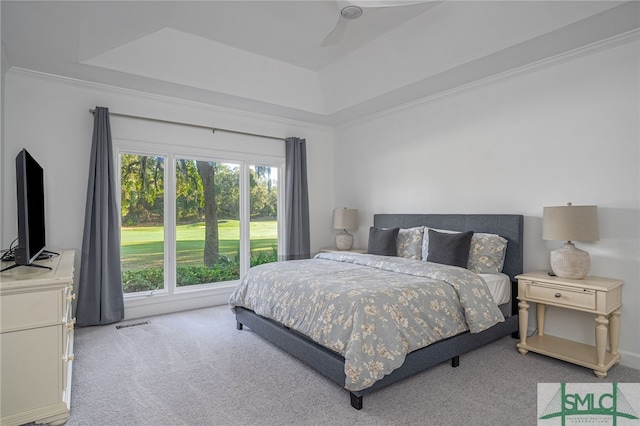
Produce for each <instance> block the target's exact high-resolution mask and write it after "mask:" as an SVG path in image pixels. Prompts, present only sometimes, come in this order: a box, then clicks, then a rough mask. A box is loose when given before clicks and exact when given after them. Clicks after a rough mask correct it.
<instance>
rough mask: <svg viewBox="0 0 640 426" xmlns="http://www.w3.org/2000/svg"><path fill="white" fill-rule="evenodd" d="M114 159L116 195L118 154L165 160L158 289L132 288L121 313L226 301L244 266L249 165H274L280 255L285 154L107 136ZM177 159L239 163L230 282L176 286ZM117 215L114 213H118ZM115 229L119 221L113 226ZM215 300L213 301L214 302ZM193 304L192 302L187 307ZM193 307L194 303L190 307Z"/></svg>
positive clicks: (247, 251) (247, 249)
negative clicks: (236, 247) (235, 257)
mask: <svg viewBox="0 0 640 426" xmlns="http://www.w3.org/2000/svg"><path fill="white" fill-rule="evenodd" d="M113 145H114V150H113V154H114V157H115V162H114V164H116V165H117V170H118V176H117V181H116V191H117V193H118V194H120V187H121V184H120V167H121V163H120V157H121V155H122V154H135V155H148V156H156V157H159V156H162V157H164V158H165V170H164V173H165V176H164V183H165V188H164V197H165V198H164V206H165V209H164V239H165V241H164V250H165V256H164V268H165V269H164V281H165V282H164V289H163V290H153V291H146V292H136V293H129V294H125V295H124V298H125V316H126V317H136V316H143V315H144V314H145V312H149V314H153V313H156V312H157V311H156V310H145V307H148V306H149V305H153V304H156V303H166V302H171V301H176V302H180V301H182V302H184V301H187V300H188V299H194V298H198V299H199V301H200V302H199V305H202V303H206V305H204V306H210V305H214V304H220V303H219V301H222V300H224V303H226V300H227V298H228V296H229V294H230V293H231V291H232V290H233V289H234V288H235V287H236V286H237V285H238V283H239V282H240V280H242V278H244V275H245V274H246V272H247V271H248V270H249V268H250V258H251V253H250V242H251V240H250V210H249V201H250V192H249V168H250V166H269V167H275V168H277V169H278V174H277V179H278V201H277V203H278V206H277V208H278V214H277V221H278V258H280V257H281V255H282V253H284V231H285V224H284V193H285V189H284V183H285V182H284V179H285V158H284V157H279V156H270V155H264V154H257V155H256V154H248V153H243V152H230V151H222V150H215V149H203V148H198V147H190V146H173V145H172V146H169V145H166V144H161V143H152V142H142V141H134V140H126V139H115V138H114V139H113ZM178 158H187V159H194V160H204V161H211V162H216V163H230V164H238V165H239V166H240V182H239V185H240V194H241V196H240V206H239V209H240V213H239V218H240V255H239V259H240V279H239V280H234V281H226V282H217V283H209V284H200V285H193V286H186V287H178V286H177V285H176V275H175V274H176V262H175V257H176V241H175V238H176V232H175V223H176V212H175V209H176V202H175V194H176V180H175V173H176V167H175V163H176V160H177V159H178ZM117 203H118V211H120V209H121V205H120V197H119V196H118V197H117ZM119 217H120V215H119ZM119 225H120V227H121V226H122V224H121V223H120V224H119ZM204 296H212V298H210V299H209V300H210V302H204V299H203V297H204ZM215 301H218V303H216V302H215ZM130 307H131V308H136V310H137V312H142V313H137V314H134V315H133V316H130V315H128V314H127V311H126V309H128V308H130ZM192 307H193V306H192ZM196 307H197V306H196ZM179 309H188V307H176V308H172V309H169V310H167V312H171V311H175V310H179Z"/></svg>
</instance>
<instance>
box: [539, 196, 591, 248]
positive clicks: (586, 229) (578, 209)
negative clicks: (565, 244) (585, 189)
mask: <svg viewBox="0 0 640 426" xmlns="http://www.w3.org/2000/svg"><path fill="white" fill-rule="evenodd" d="M542 238H543V239H544V240H558V241H597V240H598V239H599V238H600V236H599V232H598V206H573V205H571V203H569V205H567V206H556V207H545V208H544V209H543V213H542Z"/></svg>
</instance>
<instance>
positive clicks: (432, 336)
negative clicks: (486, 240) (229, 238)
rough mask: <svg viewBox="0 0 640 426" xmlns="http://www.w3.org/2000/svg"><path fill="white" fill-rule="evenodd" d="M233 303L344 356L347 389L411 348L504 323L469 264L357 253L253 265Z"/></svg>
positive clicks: (369, 380)
mask: <svg viewBox="0 0 640 426" xmlns="http://www.w3.org/2000/svg"><path fill="white" fill-rule="evenodd" d="M229 304H230V306H231V307H232V308H233V307H235V306H242V307H245V308H247V309H251V310H253V311H254V312H255V313H256V314H258V315H261V316H263V317H266V318H270V319H272V320H274V321H277V322H279V323H281V324H283V325H285V326H287V327H289V328H291V329H293V330H296V331H298V332H300V333H302V334H304V335H306V336H308V337H309V338H311V339H312V340H314V341H315V342H317V343H319V344H321V345H323V346H325V347H327V348H329V349H332V350H334V351H335V352H337V353H339V354H340V355H342V356H343V357H344V359H345V375H346V383H345V388H347V389H348V390H350V391H358V390H362V389H366V388H368V387H370V386H372V385H373V384H374V383H375V382H376V381H377V380H380V379H381V378H383V377H384V376H385V375H386V374H389V373H391V372H392V371H393V370H395V369H396V368H398V367H400V366H401V365H402V363H403V362H404V359H405V356H406V355H407V354H408V353H409V352H412V351H414V350H416V349H420V348H422V347H425V346H428V345H430V344H431V343H434V342H436V341H438V340H442V339H445V338H447V337H451V336H454V335H456V334H460V333H462V332H464V331H467V330H469V331H471V332H472V333H477V332H480V331H483V330H485V329H487V328H489V327H491V326H493V325H495V324H496V323H498V322H503V321H504V317H503V316H502V313H501V312H500V309H499V308H498V307H497V305H496V304H495V302H494V301H493V298H492V297H491V294H490V293H489V289H488V288H487V285H486V284H485V282H484V281H483V280H482V278H480V277H479V276H478V275H476V274H474V273H473V272H471V271H469V270H467V269H464V268H457V267H452V266H446V265H440V264H436V263H431V262H424V261H419V260H409V259H405V258H400V257H386V256H374V255H361V254H356V253H321V254H318V255H317V256H316V257H315V258H314V259H310V260H296V261H288V262H276V263H268V264H264V265H260V266H256V267H253V268H251V270H249V272H248V274H247V276H246V277H245V278H244V280H243V281H242V282H241V283H240V284H239V285H238V287H237V288H236V289H235V291H234V292H233V294H232V295H231V298H230V299H229Z"/></svg>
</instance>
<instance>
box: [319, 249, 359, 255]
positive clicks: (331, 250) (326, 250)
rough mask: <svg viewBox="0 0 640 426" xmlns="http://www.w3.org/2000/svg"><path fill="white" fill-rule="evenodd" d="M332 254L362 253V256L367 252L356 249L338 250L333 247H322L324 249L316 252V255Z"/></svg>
mask: <svg viewBox="0 0 640 426" xmlns="http://www.w3.org/2000/svg"><path fill="white" fill-rule="evenodd" d="M333 252H337V253H340V252H345V253H347V252H351V253H362V254H364V253H366V252H367V250H366V249H357V248H352V249H351V250H338V249H337V248H335V247H324V248H321V249H319V250H318V253H333Z"/></svg>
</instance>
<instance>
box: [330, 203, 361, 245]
mask: <svg viewBox="0 0 640 426" xmlns="http://www.w3.org/2000/svg"><path fill="white" fill-rule="evenodd" d="M357 228H358V210H357V209H348V208H346V207H345V208H337V209H333V229H342V232H340V233H339V234H337V235H336V248H337V249H338V250H351V248H352V247H353V235H351V234H350V233H348V232H347V229H357Z"/></svg>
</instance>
